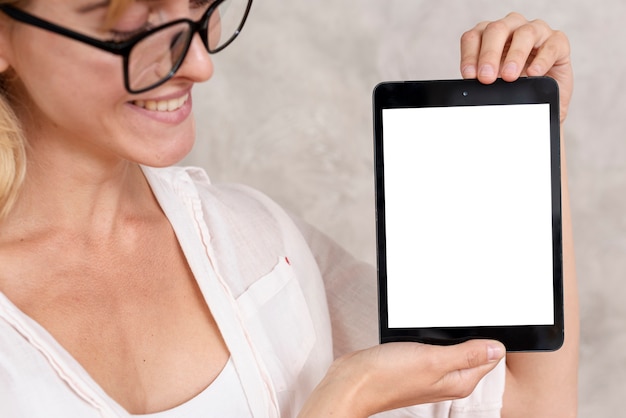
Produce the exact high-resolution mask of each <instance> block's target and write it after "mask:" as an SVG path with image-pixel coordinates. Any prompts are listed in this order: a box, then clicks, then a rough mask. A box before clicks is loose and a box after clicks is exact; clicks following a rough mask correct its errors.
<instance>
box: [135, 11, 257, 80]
mask: <svg viewBox="0 0 626 418" xmlns="http://www.w3.org/2000/svg"><path fill="white" fill-rule="evenodd" d="M247 6H248V0H224V1H222V2H221V3H220V4H219V5H218V7H217V9H216V10H214V11H213V12H212V13H211V16H210V17H209V21H208V23H207V26H206V28H202V29H201V31H204V30H206V31H207V32H206V40H207V42H208V45H207V49H208V51H209V52H211V53H214V52H218V51H219V50H220V49H222V48H224V47H225V46H226V45H228V44H229V43H230V42H231V41H232V40H233V39H234V38H235V37H236V36H237V34H238V31H239V29H240V27H241V23H242V20H243V19H244V17H245V14H246V9H247ZM204 10H206V9H203V11H204ZM193 35H194V34H193V33H192V26H191V25H190V24H189V23H188V22H181V23H178V24H175V25H172V26H168V27H165V28H163V29H162V30H160V31H158V32H155V33H153V34H151V35H150V36H147V37H146V38H144V39H142V40H141V41H140V42H139V43H137V44H136V45H135V46H134V47H133V49H132V50H131V52H130V55H129V56H128V62H127V65H128V67H127V71H128V84H129V87H130V89H131V90H133V91H140V90H143V89H146V88H149V87H151V86H154V85H156V84H159V83H161V82H162V81H163V80H165V79H168V78H169V77H171V76H172V75H173V72H174V71H175V70H176V69H177V68H178V66H179V65H180V64H181V62H182V60H184V59H185V55H186V53H187V50H188V49H189V45H190V44H191V41H192V38H193ZM203 36H204V34H201V37H203Z"/></svg>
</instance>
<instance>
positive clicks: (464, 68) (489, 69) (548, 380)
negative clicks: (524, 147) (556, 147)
mask: <svg viewBox="0 0 626 418" xmlns="http://www.w3.org/2000/svg"><path fill="white" fill-rule="evenodd" d="M461 72H462V74H463V77H465V78H476V77H477V78H478V79H479V80H480V81H481V82H484V83H491V82H493V81H494V80H495V79H496V77H497V76H498V75H499V76H501V77H502V78H503V79H505V80H507V81H513V80H515V79H517V78H518V77H519V76H520V75H530V76H539V75H548V76H551V77H553V78H554V79H555V80H556V81H557V82H558V83H559V91H560V103H561V109H560V114H561V131H563V122H564V121H565V118H566V116H567V109H568V106H569V102H570V98H571V94H572V88H573V74H572V67H571V61H570V48H569V42H568V40H567V38H566V37H565V35H563V34H562V33H561V32H558V31H554V30H552V29H551V28H550V27H549V26H548V25H547V24H546V23H545V22H542V21H532V22H528V21H527V20H526V19H524V18H523V17H522V16H520V15H519V14H515V13H513V14H510V15H508V16H506V17H505V18H504V19H502V20H499V21H497V22H491V23H489V22H484V23H480V24H478V25H477V26H476V27H475V28H473V29H472V30H470V31H468V32H466V33H465V34H464V35H463V37H462V39H461ZM561 147H562V154H561V158H562V164H561V166H562V178H563V180H562V181H563V184H562V190H563V191H562V204H563V275H564V300H565V343H564V345H563V347H562V348H561V349H560V350H558V351H556V352H553V353H516V354H511V355H508V356H507V376H506V378H507V383H506V388H505V394H504V408H503V411H502V416H503V417H504V418H517V417H534V418H542V417H546V418H548V417H550V418H573V417H576V411H577V386H578V381H577V378H578V341H579V324H578V323H579V320H578V296H577V290H576V274H575V266H574V247H573V239H572V227H571V214H570V206H569V193H568V188H567V169H566V164H565V149H564V142H563V137H561Z"/></svg>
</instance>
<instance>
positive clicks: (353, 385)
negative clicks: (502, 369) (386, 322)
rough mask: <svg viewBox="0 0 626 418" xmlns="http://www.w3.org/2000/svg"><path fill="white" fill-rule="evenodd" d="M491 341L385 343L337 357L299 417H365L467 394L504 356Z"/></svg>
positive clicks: (501, 346)
mask: <svg viewBox="0 0 626 418" xmlns="http://www.w3.org/2000/svg"><path fill="white" fill-rule="evenodd" d="M504 353H505V349H504V346H503V345H502V344H500V343H499V342H496V341H488V340H474V341H468V342H465V343H462V344H458V345H453V346H443V347H442V346H434V345H426V344H418V343H389V344H383V345H379V346H376V347H372V348H369V349H367V350H362V351H357V352H355V353H351V354H348V355H346V356H344V357H341V358H339V359H337V360H336V361H335V362H334V363H333V365H332V366H331V368H330V369H329V371H328V373H327V374H326V376H325V377H324V379H323V380H322V382H321V383H320V384H319V385H318V386H317V388H316V389H315V391H313V393H312V395H311V396H310V397H309V399H308V400H307V402H306V404H305V406H304V408H303V409H302V411H301V413H300V415H299V417H300V418H305V417H325V416H331V415H333V416H338V417H344V418H347V417H368V416H370V415H373V414H375V413H378V412H382V411H387V410H390V409H395V408H400V407H404V406H410V405H417V404H423V403H431V402H438V401H443V400H448V399H458V398H463V397H466V396H468V395H469V394H470V393H472V391H473V390H474V388H475V387H476V385H477V384H478V382H479V381H480V379H482V378H483V377H484V376H485V375H486V374H487V373H488V372H489V371H491V370H492V369H493V368H494V367H495V366H496V365H497V364H498V362H499V361H500V359H502V357H503V356H504Z"/></svg>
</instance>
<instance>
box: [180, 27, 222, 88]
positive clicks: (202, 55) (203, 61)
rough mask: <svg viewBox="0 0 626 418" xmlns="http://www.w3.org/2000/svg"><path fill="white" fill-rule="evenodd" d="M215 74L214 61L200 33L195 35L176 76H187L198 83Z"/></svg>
mask: <svg viewBox="0 0 626 418" xmlns="http://www.w3.org/2000/svg"><path fill="white" fill-rule="evenodd" d="M212 75H213V61H212V60H211V57H210V55H209V53H208V51H207V50H206V47H205V46H204V43H203V42H202V39H201V38H200V35H199V34H198V33H196V34H194V35H193V39H192V40H191V45H189V50H188V51H187V55H186V56H185V59H184V60H183V63H182V64H181V66H180V68H179V69H178V71H177V72H176V77H185V78H187V79H189V80H192V81H193V82H196V83H201V82H203V81H207V80H209V79H210V78H211V76H212Z"/></svg>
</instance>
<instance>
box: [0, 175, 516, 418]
mask: <svg viewBox="0 0 626 418" xmlns="http://www.w3.org/2000/svg"><path fill="white" fill-rule="evenodd" d="M144 173H145V175H146V178H147V179H148V181H149V183H150V186H151V187H152V189H153V192H154V194H155V196H156V198H157V199H158V201H159V203H160V205H161V207H162V209H163V211H164V213H165V215H166V216H167V217H168V219H169V220H170V223H171V224H172V227H173V229H174V231H175V233H176V236H177V238H178V240H179V242H180V245H181V248H182V250H183V252H184V254H185V256H186V258H187V262H188V264H189V267H190V268H191V270H192V272H193V274H194V276H195V278H196V280H197V282H198V286H199V288H200V290H201V292H202V294H203V296H204V298H205V300H206V303H207V305H208V306H209V307H210V308H211V312H212V313H213V316H214V318H215V320H216V322H217V324H218V326H219V328H220V331H221V332H222V335H223V338H224V340H225V342H226V345H227V346H228V349H229V351H230V353H231V361H232V365H233V368H234V371H235V373H236V375H237V377H238V380H239V382H240V385H241V386H240V388H241V389H242V392H243V395H244V397H245V401H246V405H245V406H246V407H247V408H248V411H249V412H250V414H251V416H253V417H295V416H296V415H297V413H298V411H299V409H300V407H301V406H302V404H303V403H304V401H305V400H306V398H307V396H308V395H309V394H310V392H311V391H312V390H313V388H314V387H315V386H316V384H317V383H318V382H319V381H320V380H321V378H322V377H323V376H324V374H325V372H326V370H327V368H328V366H329V365H330V363H331V362H332V360H333V358H334V357H335V356H338V355H341V354H343V353H346V352H349V351H353V350H357V349H361V348H365V347H367V346H371V345H375V344H376V343H377V335H378V334H377V321H378V319H377V313H376V276H375V269H374V268H373V267H371V266H367V265H365V264H363V263H359V262H357V261H356V260H354V259H353V258H352V257H350V256H349V255H348V254H346V252H345V251H343V250H341V249H340V248H339V247H338V246H337V245H335V244H334V243H333V242H332V241H331V240H329V239H328V238H327V237H325V236H324V235H322V234H321V233H319V232H318V231H316V230H315V229H313V228H311V227H310V226H308V225H306V224H303V223H301V222H299V221H295V222H297V225H296V223H294V220H293V219H291V218H290V217H289V216H288V215H287V214H286V213H285V212H284V211H283V210H282V209H281V208H280V207H278V205H276V204H275V203H274V202H273V201H272V200H270V199H269V198H267V197H266V196H264V195H263V194H261V193H259V192H257V191H255V190H252V189H250V188H247V187H244V186H232V185H231V186H226V185H221V186H216V185H212V184H211V183H210V182H209V180H208V178H207V176H206V174H205V173H204V171H202V170H200V169H196V168H181V167H171V168H165V169H154V168H144ZM504 375H505V369H504V362H501V364H500V365H499V366H498V367H497V368H496V369H495V370H494V371H492V372H491V373H490V374H489V375H488V376H487V377H486V378H485V379H483V381H482V382H481V383H480V384H479V385H478V387H477V389H476V390H475V391H474V393H473V394H472V395H471V396H469V397H468V398H465V399H461V400H457V401H448V402H442V403H438V404H432V405H419V406H416V407H412V408H408V409H403V410H396V411H391V412H389V413H386V414H384V415H383V416H386V417H422V418H496V417H499V416H500V409H501V406H502V394H503V391H504ZM229 394H230V391H229ZM229 394H225V396H226V397H227V396H229ZM0 416H2V417H5V416H7V417H16V418H18V417H28V418H37V417H47V418H51V417H59V418H61V417H62V418H66V417H82V418H92V417H93V418H98V417H105V418H114V417H125V418H129V417H131V415H130V414H129V413H128V412H127V411H125V410H124V408H122V407H121V406H120V405H119V404H117V403H116V402H115V401H113V400H112V399H111V398H110V397H109V396H108V395H107V394H106V393H104V391H103V390H102V388H100V387H99V386H98V385H97V384H96V383H95V381H94V380H93V379H91V377H90V376H89V375H88V374H87V373H86V371H85V370H84V369H83V368H82V367H81V366H80V364H78V362H77V361H76V360H75V359H73V358H72V357H71V356H70V355H69V353H68V352H67V351H65V350H64V349H63V348H62V347H61V346H60V345H59V344H58V343H57V342H56V341H55V340H54V339H53V338H52V336H51V335H50V334H49V333H47V332H46V331H45V330H44V329H43V328H42V327H40V326H39V325H38V324H37V323H35V322H34V321H33V320H31V319H30V318H29V317H27V316H26V315H24V314H23V313H22V312H21V311H19V309H17V308H16V307H15V306H14V305H13V304H12V303H11V302H10V301H9V300H8V299H7V298H6V297H4V295H3V294H2V293H0ZM178 416H179V417H181V418H185V416H182V415H178Z"/></svg>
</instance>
